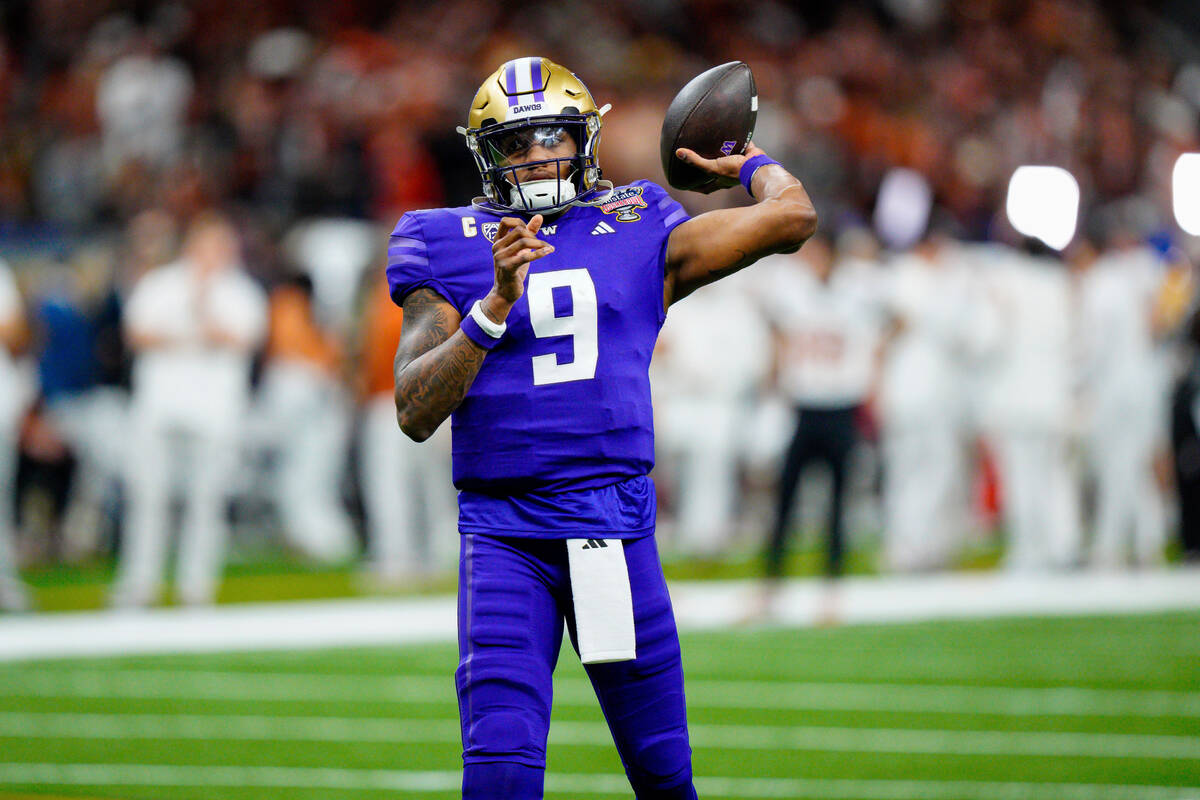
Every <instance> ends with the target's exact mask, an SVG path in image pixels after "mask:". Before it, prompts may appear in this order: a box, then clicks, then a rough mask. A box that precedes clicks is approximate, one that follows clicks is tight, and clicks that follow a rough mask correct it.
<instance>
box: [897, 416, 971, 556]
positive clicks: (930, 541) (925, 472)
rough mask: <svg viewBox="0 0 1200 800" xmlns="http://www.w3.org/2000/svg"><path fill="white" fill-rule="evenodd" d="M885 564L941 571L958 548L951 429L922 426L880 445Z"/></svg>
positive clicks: (955, 465) (955, 457)
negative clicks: (882, 458) (882, 469)
mask: <svg viewBox="0 0 1200 800" xmlns="http://www.w3.org/2000/svg"><path fill="white" fill-rule="evenodd" d="M883 457H884V480H885V482H886V483H885V487H884V505H885V509H886V518H885V522H886V528H885V531H884V561H885V563H886V564H887V565H888V567H889V568H890V569H893V570H898V571H913V570H927V569H938V568H941V567H945V566H946V565H947V564H948V562H949V559H950V557H951V555H952V554H953V549H954V546H955V545H956V544H957V541H958V537H957V535H956V530H955V525H956V524H957V523H959V522H960V521H961V519H960V517H961V515H957V514H954V513H953V508H952V505H953V503H952V498H953V497H954V496H955V488H956V487H955V483H956V481H957V480H958V476H959V464H960V459H959V458H958V447H957V440H956V436H955V430H954V428H952V427H950V426H943V425H922V426H913V427H907V428H903V429H901V430H895V431H889V432H886V433H885V435H884V439H883Z"/></svg>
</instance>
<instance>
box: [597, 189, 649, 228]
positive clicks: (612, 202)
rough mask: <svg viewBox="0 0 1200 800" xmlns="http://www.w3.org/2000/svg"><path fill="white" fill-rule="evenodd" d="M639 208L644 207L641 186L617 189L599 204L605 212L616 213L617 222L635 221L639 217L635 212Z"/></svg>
mask: <svg viewBox="0 0 1200 800" xmlns="http://www.w3.org/2000/svg"><path fill="white" fill-rule="evenodd" d="M640 208H646V201H645V199H644V198H643V197H642V187H641V186H626V187H625V188H623V189H618V190H617V191H615V192H613V194H612V195H611V196H610V197H609V198H608V199H607V200H605V201H604V202H603V203H601V204H600V210H601V211H603V212H604V213H605V214H616V215H617V222H637V221H638V220H640V219H641V217H639V216H638V213H637V212H638V209H640Z"/></svg>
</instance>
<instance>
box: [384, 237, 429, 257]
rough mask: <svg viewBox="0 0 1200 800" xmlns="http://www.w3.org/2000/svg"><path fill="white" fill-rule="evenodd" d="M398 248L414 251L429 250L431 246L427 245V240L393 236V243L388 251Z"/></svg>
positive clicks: (422, 251) (423, 251) (424, 251)
mask: <svg viewBox="0 0 1200 800" xmlns="http://www.w3.org/2000/svg"><path fill="white" fill-rule="evenodd" d="M398 249H403V250H406V251H412V252H414V253H426V252H429V248H428V247H426V246H425V242H424V241H423V240H421V239H413V238H410V237H408V236H393V237H392V243H391V245H390V247H389V248H388V252H391V251H392V250H398Z"/></svg>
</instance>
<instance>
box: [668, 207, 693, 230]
mask: <svg viewBox="0 0 1200 800" xmlns="http://www.w3.org/2000/svg"><path fill="white" fill-rule="evenodd" d="M687 215H688V213H687V212H686V211H684V210H683V209H682V208H677V209H675V213H673V214H671V215H669V216H668V217H667V218H666V219H664V220H663V226H664V227H667V228H669V227H671V226H672V225H674V224H675V223H677V222H680V221H682V220H684V219H686V218H687Z"/></svg>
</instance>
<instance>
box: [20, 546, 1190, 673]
mask: <svg viewBox="0 0 1200 800" xmlns="http://www.w3.org/2000/svg"><path fill="white" fill-rule="evenodd" d="M759 592H760V586H759V584H758V583H756V582H754V581H706V582H693V583H675V584H672V587H671V594H672V597H673V599H674V603H675V612H676V618H677V619H678V621H679V626H680V629H681V630H684V631H692V630H714V629H718V630H719V629H725V628H729V627H731V626H737V625H741V624H743V623H744V622H745V621H746V618H747V616H748V614H749V611H750V609H751V608H753V607H754V606H755V601H756V598H757V597H758V595H759ZM1198 608H1200V568H1194V567H1193V568H1182V567H1180V568H1173V569H1164V570H1158V571H1153V572H1137V573H1113V574H1096V573H1073V574H1067V575H1029V576H1022V575H1009V574H1006V573H968V574H947V575H933V576H919V577H865V578H847V579H844V580H842V581H840V582H839V583H837V584H836V585H831V584H829V583H828V582H826V581H821V580H794V581H788V582H787V583H786V584H785V585H784V587H783V590H782V592H781V594H780V597H779V602H778V604H777V607H776V609H775V614H774V616H773V617H772V619H771V620H770V624H772V625H778V626H789V627H790V626H806V625H812V624H814V623H818V622H823V621H828V619H829V618H830V615H831V614H832V615H834V616H835V617H836V619H837V620H838V621H840V622H842V623H846V624H854V623H877V622H900V621H905V622H908V621H918V620H931V619H965V618H980V617H996V616H1048V615H1061V614H1128V613H1145V612H1156V611H1172V610H1185V609H1198ZM455 615H456V612H455V602H454V599H453V598H451V597H440V598H416V599H411V598H410V599H393V600H384V599H371V600H336V601H323V602H304V603H276V604H262V605H234V606H221V607H217V608H208V609H155V610H151V611H142V612H130V611H102V612H78V613H61V614H42V615H36V616H24V617H6V618H0V661H2V660H10V661H15V660H22V659H37V658H70V657H86V656H106V655H128V654H137V653H197V652H225V651H231V650H281V649H283V650H292V649H300V648H317V647H351V646H375V645H403V644H412V643H430V642H447V643H448V642H453V641H454V637H455Z"/></svg>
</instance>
